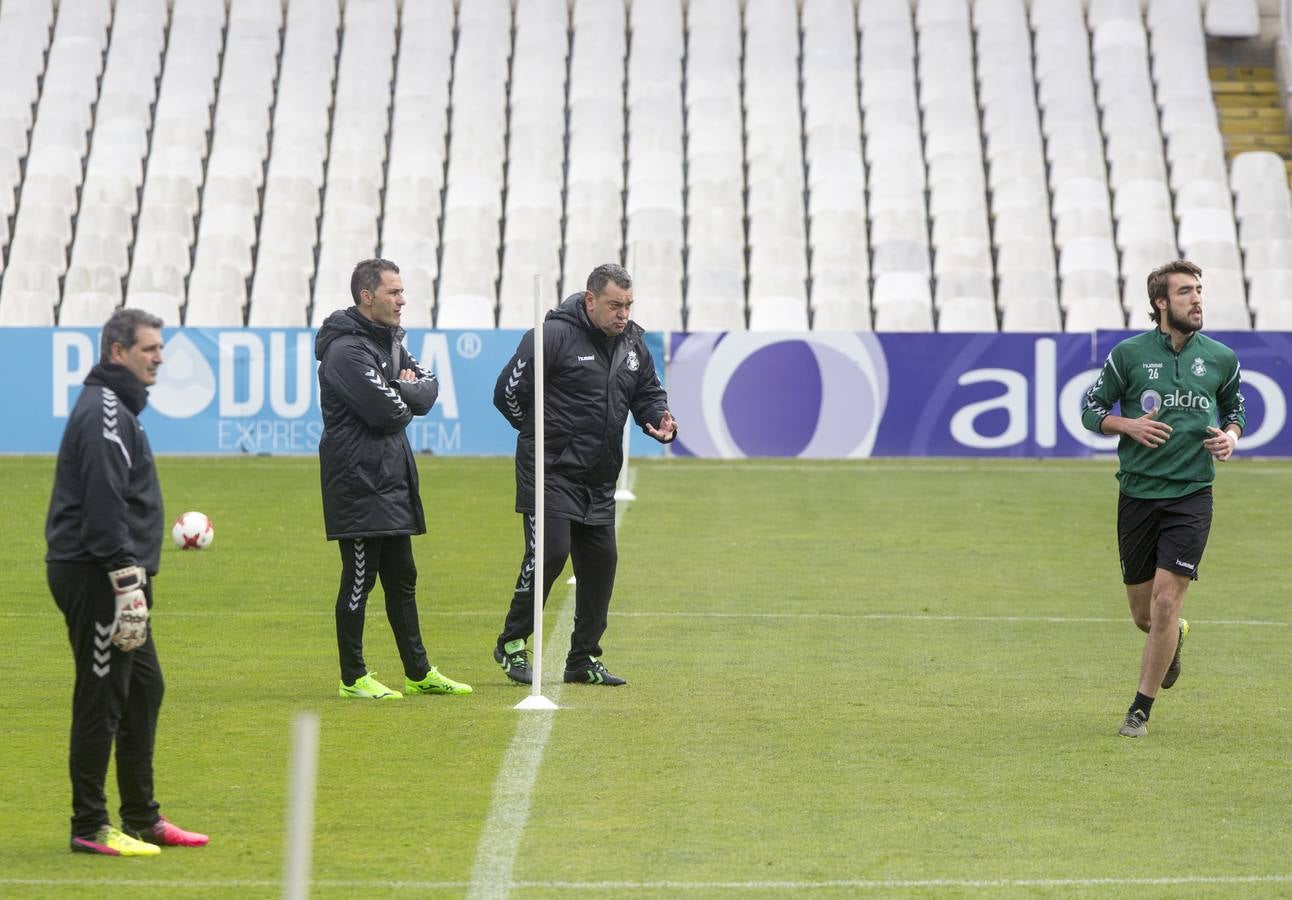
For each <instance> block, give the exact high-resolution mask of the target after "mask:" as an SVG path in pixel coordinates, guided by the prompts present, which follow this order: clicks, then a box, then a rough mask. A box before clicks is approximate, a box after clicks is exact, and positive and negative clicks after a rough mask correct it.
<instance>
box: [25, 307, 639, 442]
mask: <svg viewBox="0 0 1292 900" xmlns="http://www.w3.org/2000/svg"><path fill="white" fill-rule="evenodd" d="M162 334H163V337H164V338H165V340H166V348H165V350H164V352H163V357H164V362H163V364H162V367H161V369H160V371H159V373H158V378H157V384H156V385H155V386H154V387H153V388H152V389H151V390H150V391H149V402H148V407H147V409H145V410H144V412H143V414H142V416H141V417H140V418H141V421H142V422H143V423H144V427H145V428H146V429H147V430H148V438H149V441H150V442H151V444H152V448H153V451H154V452H156V453H212V454H215V453H230V454H234V453H250V454H266V453H268V454H310V453H316V452H317V451H318V442H319V436H320V435H321V434H322V431H323V421H322V418H321V416H320V413H319V406H318V378H317V376H316V374H315V372H316V369H317V362H316V361H315V359H314V331H313V330H312V329H306V328H300V329H260V328H231V329H195V328H167V329H164V330H163V332H162ZM521 334H522V332H521V331H514V330H503V331H427V330H417V331H410V332H409V333H408V336H407V337H406V338H405V340H404V346H405V347H407V348H408V351H409V352H410V353H412V354H413V356H415V357H417V359H418V361H419V362H420V363H421V364H422V365H423V366H425V367H427V368H429V369H431V370H432V371H434V372H435V373H436V374H437V375H438V376H439V379H440V397H439V400H438V401H437V402H436V404H435V408H434V409H432V410H431V412H430V414H429V415H426V416H422V417H419V418H417V419H414V420H413V422H412V423H411V424H410V425H409V426H408V432H407V433H408V438H409V441H410V442H411V443H412V445H413V449H414V450H415V451H417V452H429V453H436V454H444V455H509V454H511V453H513V452H514V451H515V447H516V432H515V431H514V430H513V429H512V427H511V426H510V425H509V424H508V423H507V421H506V420H505V419H504V418H503V417H502V414H501V413H499V412H498V411H497V410H496V409H494V406H493V387H494V382H495V381H496V380H497V378H498V373H499V372H501V371H502V368H503V366H504V365H505V364H506V362H507V360H508V359H510V358H511V354H512V353H513V352H515V349H516V345H517V344H518V343H519V342H520V337H521ZM98 341H99V335H98V330H97V329H77V328H0V375H2V376H3V379H4V384H5V385H6V391H5V395H6V396H5V400H4V413H5V421H6V422H7V423H9V427H8V428H6V429H4V430H3V431H0V453H54V452H56V451H57V450H58V443H59V441H60V440H61V439H62V435H63V426H64V423H65V421H66V419H67V414H68V412H69V411H70V410H71V408H72V404H73V403H75V402H76V397H77V395H78V393H79V392H80V389H81V382H82V380H83V379H84V378H85V376H86V374H87V373H88V372H89V370H90V367H91V366H92V365H94V363H95V362H96V361H97V360H98V356H99V352H98ZM647 345H648V346H649V347H650V350H651V353H652V354H654V355H655V357H656V359H657V360H662V359H663V356H664V352H663V351H664V342H663V338H662V337H661V336H660V335H658V334H654V335H647ZM659 370H660V373H661V376H662V375H663V371H664V367H663V365H662V364H661V365H659ZM632 431H633V437H632V445H631V452H632V453H633V454H634V455H640V456H650V455H655V456H658V455H660V454H661V453H662V452H663V449H662V447H661V445H660V444H659V443H658V442H656V441H655V440H653V439H651V438H649V437H647V436H646V435H644V434H641V433H640V431H638V430H637V429H635V428H634V429H632Z"/></svg>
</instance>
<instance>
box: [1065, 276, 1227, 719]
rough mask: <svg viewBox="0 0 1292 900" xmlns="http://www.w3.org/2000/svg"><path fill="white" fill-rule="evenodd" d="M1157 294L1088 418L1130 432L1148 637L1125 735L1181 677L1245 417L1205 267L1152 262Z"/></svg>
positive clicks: (1127, 509) (1124, 449) (1126, 544)
mask: <svg viewBox="0 0 1292 900" xmlns="http://www.w3.org/2000/svg"><path fill="white" fill-rule="evenodd" d="M1148 298H1149V303H1150V305H1151V306H1152V311H1151V313H1150V315H1151V316H1152V318H1153V321H1154V322H1156V323H1157V327H1156V328H1154V329H1153V330H1152V331H1148V332H1145V333H1144V334H1140V335H1136V336H1135V337H1132V338H1127V339H1126V340H1124V341H1122V342H1121V343H1119V344H1118V345H1117V346H1115V347H1113V350H1112V352H1111V353H1109V354H1108V360H1107V361H1106V362H1105V363H1104V368H1103V371H1102V372H1101V373H1100V375H1099V379H1098V380H1097V381H1096V382H1095V383H1094V385H1093V386H1092V387H1091V388H1090V390H1089V391H1087V392H1086V403H1085V409H1084V411H1083V413H1082V422H1083V423H1084V424H1085V426H1086V427H1087V428H1089V429H1090V430H1091V431H1095V432H1098V433H1100V434H1118V435H1121V440H1120V442H1119V443H1118V445H1117V455H1118V458H1119V460H1120V463H1121V465H1120V468H1119V469H1118V472H1117V480H1118V481H1119V482H1120V484H1121V492H1120V496H1119V498H1118V503H1117V545H1118V551H1119V553H1120V555H1121V565H1122V581H1123V582H1124V583H1125V584H1126V595H1127V597H1128V599H1129V600H1130V610H1131V618H1133V619H1134V620H1135V624H1136V625H1137V626H1138V627H1139V629H1140V630H1141V631H1144V632H1147V634H1148V637H1147V638H1146V639H1145V641H1144V652H1143V655H1142V657H1141V661H1140V677H1139V690H1138V691H1137V692H1136V694H1135V700H1134V701H1133V702H1132V703H1131V706H1130V709H1129V710H1128V711H1127V713H1126V720H1125V722H1124V724H1123V725H1122V727H1121V732H1120V733H1121V734H1123V735H1125V736H1126V737H1144V736H1145V735H1147V734H1148V718H1149V713H1150V712H1151V711H1152V709H1153V700H1154V698H1155V697H1156V696H1157V692H1158V688H1159V687H1162V688H1169V687H1171V686H1172V685H1173V684H1175V681H1176V679H1177V678H1178V677H1179V676H1180V648H1181V647H1182V646H1183V644H1184V638H1185V636H1186V635H1187V634H1188V633H1189V623H1188V622H1187V621H1185V620H1184V619H1182V618H1180V611H1181V609H1182V607H1183V605H1184V595H1185V592H1186V591H1187V590H1188V588H1189V582H1190V581H1191V580H1194V579H1196V578H1197V577H1198V565H1199V564H1200V563H1201V561H1202V553H1203V551H1204V550H1205V549H1206V546H1207V534H1208V532H1209V531H1210V530H1211V483H1212V481H1213V480H1215V475H1216V466H1215V461H1216V460H1220V461H1221V462H1223V461H1225V460H1227V459H1229V457H1230V456H1232V455H1233V452H1234V448H1235V447H1237V446H1238V438H1239V436H1240V435H1242V433H1243V427H1244V426H1245V424H1246V417H1245V415H1244V412H1243V395H1242V394H1241V393H1240V392H1239V387H1240V383H1241V378H1240V374H1239V366H1238V357H1237V356H1235V355H1234V351H1232V350H1230V349H1229V348H1228V347H1226V346H1225V345H1224V344H1222V343H1220V342H1219V341H1214V340H1212V339H1211V338H1209V337H1206V336H1205V335H1202V334H1199V331H1200V330H1201V329H1202V270H1201V269H1200V268H1198V266H1196V265H1194V264H1193V263H1191V262H1187V261H1185V260H1176V261H1175V262H1171V263H1167V264H1166V265H1164V266H1160V267H1158V268H1157V269H1154V270H1153V271H1152V272H1151V273H1149V276H1148ZM1117 404H1120V406H1121V415H1114V414H1113V412H1112V409H1113V406H1114V405H1117Z"/></svg>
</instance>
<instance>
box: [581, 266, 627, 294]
mask: <svg viewBox="0 0 1292 900" xmlns="http://www.w3.org/2000/svg"><path fill="white" fill-rule="evenodd" d="M611 281H613V282H614V283H615V284H617V285H619V287H621V288H623V289H624V290H625V291H626V290H628V289H629V288H630V287H632V286H633V279H632V276H631V275H629V274H628V270H627V269H625V268H624V267H623V266H617V265H615V264H614V263H603V264H601V265H599V266H597V267H596V268H595V269H593V270H592V274H590V275H589V276H588V290H589V291H591V292H592V294H593V296H597V297H599V296H601V292H602V291H604V290H605V289H606V284H607V283H609V282H611Z"/></svg>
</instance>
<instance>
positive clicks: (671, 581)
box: [0, 457, 1292, 898]
mask: <svg viewBox="0 0 1292 900" xmlns="http://www.w3.org/2000/svg"><path fill="white" fill-rule="evenodd" d="M420 465H421V473H422V490H423V499H424V501H425V505H426V510H427V515H428V520H429V525H430V533H429V534H428V535H427V536H426V537H422V538H418V539H416V540H415V542H414V551H415V554H416V557H417V562H418V567H419V572H420V585H419V602H420V605H421V613H422V623H423V631H424V636H425V638H426V642H427V646H428V650H429V651H430V655H431V659H432V662H434V663H436V664H438V665H439V666H440V667H441V669H443V670H444V671H445V672H447V673H448V674H450V675H452V676H453V677H455V678H458V679H460V680H465V681H468V682H470V683H472V684H473V685H474V686H475V693H474V694H473V695H472V696H470V697H432V698H408V699H406V700H405V701H404V702H402V703H395V704H376V703H367V704H365V703H360V702H356V701H343V700H340V699H338V698H337V697H336V681H337V677H338V675H337V664H336V649H335V641H334V632H333V622H332V606H333V603H334V599H335V595H336V589H337V578H338V574H339V559H338V557H337V552H336V547H335V545H334V544H328V543H326V542H325V541H324V539H323V535H322V515H321V511H320V502H319V490H318V466H317V462H316V461H315V460H314V459H264V458H245V459H240V458H220V459H213V458H166V459H162V460H161V461H160V463H159V468H160V472H161V477H162V485H163V490H164V492H165V495H166V508H167V514H168V516H169V517H171V518H173V517H174V516H176V515H178V514H179V513H181V512H183V511H185V510H188V509H199V510H202V511H203V512H206V513H207V514H208V515H210V516H211V518H212V519H213V521H214V523H215V528H216V538H215V543H214V545H213V547H212V548H211V549H210V550H209V551H205V552H202V553H181V552H179V551H178V550H175V549H174V548H173V547H171V546H170V544H169V541H168V542H167V547H166V550H165V552H164V554H163V563H162V572H161V575H160V576H159V577H158V578H157V579H156V591H157V605H156V608H155V611H154V631H155V635H156V639H157V643H158V648H159V653H160V656H161V660H162V665H163V668H164V671H165V675H166V680H167V688H166V701H165V704H164V706H163V710H162V717H161V723H160V728H159V731H158V735H157V752H156V767H157V783H158V798H159V800H160V801H161V803H162V807H163V811H164V812H165V813H166V814H168V815H169V816H170V817H171V818H173V819H174V820H175V821H176V822H178V823H180V824H181V825H184V826H186V827H189V828H196V829H198V830H203V831H207V832H209V833H210V834H211V835H212V843H211V845H210V846H209V847H207V848H205V849H201V850H183V849H174V850H166V851H164V852H163V854H162V856H161V857H160V858H158V859H154V860H127V859H106V858H100V857H88V856H82V855H75V856H74V855H72V854H70V853H69V852H68V851H67V845H66V837H67V818H68V815H69V813H70V810H69V790H68V784H67V770H66V752H67V750H66V748H67V728H68V721H69V711H70V702H71V679H72V660H71V653H70V651H69V649H68V647H67V640H66V634H65V632H64V629H63V623H62V619H61V617H60V616H59V614H58V612H57V610H56V608H55V606H54V604H53V601H52V600H51V598H50V597H49V593H48V590H47V588H46V586H45V580H44V567H43V564H42V562H41V560H42V556H43V552H44V541H43V525H44V515H45V508H46V504H47V502H48V497H49V489H50V483H51V478H52V472H53V461H52V459H47V458H38V459H36V458H13V457H11V458H0V483H3V484H4V486H5V491H4V493H5V499H4V503H3V504H2V505H0V535H3V537H4V539H3V541H0V572H4V573H5V579H4V580H5V584H6V591H5V603H4V605H3V607H0V623H2V626H3V633H4V635H5V637H6V641H5V643H6V645H7V647H8V652H7V653H5V655H4V664H3V666H4V685H5V690H4V691H3V692H0V721H3V723H4V724H3V733H4V739H3V749H2V750H0V767H2V768H3V771H4V772H5V776H4V779H3V783H4V785H5V790H4V791H3V803H0V896H4V897H10V896H13V897H59V898H61V897H77V898H81V897H84V898H90V897H102V896H105V895H107V894H109V893H113V894H116V895H122V893H123V892H124V891H128V892H129V895H130V896H137V897H145V898H146V897H198V898H206V897H237V898H242V897H275V896H279V894H280V891H281V888H280V886H279V879H280V878H281V874H282V867H283V849H282V848H283V843H284V842H283V832H284V816H285V805H286V784H287V774H288V772H287V770H288V754H289V748H290V740H291V724H292V720H293V717H294V715H295V714H296V713H298V712H300V711H303V710H315V711H317V712H318V713H319V714H320V715H321V722H322V732H321V734H322V738H321V752H320V758H319V771H318V795H317V800H316V815H315V840H314V848H313V877H314V879H315V883H314V886H313V895H314V896H317V897H338V898H340V897H363V898H368V897H413V896H418V897H464V896H468V894H469V893H471V894H472V895H473V896H485V895H488V893H489V891H488V888H490V886H489V885H480V884H478V883H477V884H476V885H475V886H474V888H475V889H477V890H475V891H473V887H472V885H471V877H472V871H473V865H474V864H475V861H476V855H477V847H478V846H480V845H481V843H482V837H484V836H485V835H483V834H482V831H483V829H484V827H485V822H486V819H487V817H488V814H489V810H490V805H491V802H492V800H493V794H494V785H495V782H496V780H497V779H498V776H499V770H500V767H501V764H502V760H503V757H504V754H505V753H506V752H507V750H508V747H509V746H510V745H511V743H512V739H513V736H514V735H515V734H516V732H517V727H518V723H520V722H521V718H522V717H524V716H535V715H545V714H542V713H527V712H517V711H516V710H514V709H513V706H514V704H515V703H517V702H518V701H519V700H520V699H521V698H522V697H523V696H524V695H525V691H524V689H522V688H519V687H517V686H514V685H512V684H510V683H508V682H507V681H506V680H505V678H504V677H503V675H502V673H501V671H500V670H499V669H498V668H497V666H495V665H494V663H493V661H492V658H491V655H490V653H491V646H492V642H493V640H494V637H495V635H496V634H497V631H498V628H499V626H500V624H501V617H502V614H503V612H504V609H505V605H506V602H507V599H508V597H509V593H510V588H511V585H512V583H513V580H514V578H515V572H516V566H517V564H518V562H519V553H520V550H521V529H520V519H519V517H518V516H517V515H516V514H515V513H514V512H512V511H511V506H512V477H511V470H512V463H511V460H509V459H463V458H422V459H421V460H420ZM1113 471H1114V465H1113V464H1112V463H1110V462H1106V461H1105V462H1086V461H1070V462H1057V461H1053V462H1046V461H1028V460H1017V461H1003V460H1002V461H990V462H988V461H983V462H973V461H963V460H928V461H898V460H893V461H883V460H878V461H859V462H794V461H745V462H739V463H735V462H733V463H721V462H700V461H691V460H681V459H674V460H662V461H644V462H642V463H640V464H639V465H637V466H636V467H635V476H636V481H635V490H636V493H637V496H638V498H639V499H637V500H636V501H635V502H633V503H631V504H629V508H628V510H627V513H626V515H625V516H624V519H623V522H622V526H621V531H620V562H619V577H618V584H617V587H616V591H615V600H614V603H613V605H612V608H611V618H610V629H609V632H608V633H607V636H606V640H605V642H604V643H605V648H606V655H605V659H606V662H607V664H608V665H609V666H610V668H611V670H612V671H614V672H616V673H619V674H622V675H624V676H626V677H627V678H628V679H629V682H630V683H629V685H628V686H627V687H625V688H618V689H614V690H611V689H605V688H596V687H586V686H569V687H565V688H563V689H562V694H561V705H562V709H561V710H560V711H558V712H557V713H555V714H554V719H553V722H554V724H553V726H552V729H551V732H550V736H549V737H548V738H547V740H546V744H545V747H544V748H543V755H542V759H541V763H540V765H539V767H538V770H537V771H538V774H537V778H536V780H535V781H534V783H533V785H532V789H531V790H530V791H529V792H528V798H520V797H517V798H514V803H509V804H508V807H509V808H510V807H511V806H513V805H514V807H515V808H516V809H518V810H520V815H521V816H523V817H524V818H523V829H522V830H521V832H520V839H519V842H518V844H517V846H516V850H515V856H514V861H513V865H512V868H511V875H512V883H511V885H510V887H511V895H512V896H516V897H538V898H557V897H570V896H575V897H620V896H636V897H652V898H654V897H660V898H662V897H673V896H686V897H732V896H746V895H749V896H759V897H775V896H786V895H791V894H794V895H798V894H806V895H810V896H823V897H845V896H873V897H969V896H973V897H985V896H1025V897H1039V896H1046V897H1050V896H1055V897H1057V896H1063V897H1069V896H1081V897H1107V896H1134V897H1136V898H1141V897H1198V896H1207V897H1235V896H1237V897H1286V896H1289V895H1292V862H1290V860H1292V801H1290V800H1289V798H1292V754H1290V753H1289V747H1292V708H1290V707H1292V688H1290V687H1289V685H1290V683H1292V682H1289V679H1288V675H1287V668H1288V666H1287V663H1288V658H1289V657H1288V644H1289V640H1290V639H1292V608H1289V605H1290V604H1289V601H1290V600H1292V593H1290V591H1289V588H1288V577H1287V562H1288V559H1289V557H1290V555H1292V552H1290V548H1292V518H1290V517H1289V515H1288V512H1287V511H1288V509H1289V508H1292V463H1289V462H1255V461H1236V462H1234V463H1230V464H1227V465H1225V466H1222V467H1221V470H1220V477H1219V478H1218V481H1217V485H1216V513H1215V522H1214V526H1213V529H1212V534H1211V541H1210V546H1209V548H1208V552H1207V556H1206V558H1205V560H1204V564H1203V567H1202V578H1201V580H1200V581H1199V582H1198V583H1197V584H1196V585H1194V586H1193V588H1192V589H1191V590H1190V593H1189V597H1188V599H1187V601H1186V604H1185V615H1186V616H1187V617H1188V618H1189V619H1190V621H1191V622H1192V624H1193V631H1192V634H1191V635H1190V638H1189V642H1188V645H1187V646H1186V650H1185V658H1184V674H1183V675H1182V677H1181V679H1180V682H1179V684H1178V685H1177V686H1176V687H1175V688H1174V689H1173V690H1171V691H1169V692H1163V694H1162V695H1161V699H1160V700H1159V702H1158V704H1157V706H1156V708H1155V709H1154V713H1153V718H1152V721H1151V723H1150V735H1149V737H1148V738H1147V739H1146V740H1139V741H1130V740H1126V739H1122V738H1119V737H1117V735H1116V730H1117V727H1118V725H1119V724H1120V719H1121V716H1122V714H1123V713H1124V711H1125V708H1126V705H1127V703H1128V702H1129V701H1130V699H1131V696H1132V694H1133V693H1134V688H1135V682H1136V678H1137V671H1138V662H1139V653H1140V648H1141V646H1142V637H1141V635H1140V633H1139V632H1138V631H1137V630H1136V629H1135V628H1134V627H1133V625H1132V624H1131V623H1130V621H1129V617H1128V616H1127V614H1126V601H1125V595H1124V591H1123V588H1122V586H1121V584H1120V579H1119V577H1118V571H1117V558H1116V550H1115V543H1114V533H1113V530H1114V514H1115V504H1116V483H1115V481H1114V479H1113V477H1112V476H1113ZM567 592H568V589H567V588H565V587H564V584H563V581H562V582H558V586H557V588H555V589H554V591H553V597H552V600H551V601H550V602H549V605H548V616H547V621H548V622H549V623H551V622H552V621H553V620H555V619H556V618H557V615H558V614H559V611H560V609H561V608H562V607H563V606H564V605H565V604H566V602H567V596H566V595H567ZM548 640H549V642H554V641H556V638H555V637H553V636H551V635H549V638H548ZM549 646H550V644H549ZM366 655H367V659H368V664H369V666H370V667H372V668H373V669H376V670H377V671H378V672H379V673H380V676H381V677H389V679H390V680H389V681H388V683H391V684H399V683H400V682H401V679H400V677H399V676H400V670H399V663H398V657H397V655H396V653H395V649H394V642H393V640H392V638H391V636H390V633H389V628H388V626H387V624H386V621H385V615H384V609H383V607H382V601H381V596H380V591H379V590H378V591H376V592H374V595H373V597H372V599H371V601H370V604H369V618H368V627H367V639H366ZM547 675H548V678H547V681H548V682H549V683H553V682H554V681H556V680H558V679H559V661H558V662H556V664H555V665H550V666H549V667H548V670H547ZM553 675H555V676H557V677H556V678H555V679H554V678H553V677H552V676H553ZM108 793H109V802H110V808H111V809H112V812H113V815H114V819H115V804H116V790H115V783H114V782H113V780H112V777H111V776H110V777H109V792H108ZM526 799H527V800H528V806H527V807H526V805H525V802H524V801H525V800H526ZM526 809H527V812H526ZM505 811H506V810H504V812H505ZM502 887H503V888H504V889H505V888H506V887H507V886H502ZM480 888H485V889H486V890H483V891H481V890H478V889H480ZM492 888H495V889H497V888H499V886H498V885H493V886H492ZM503 892H504V891H499V890H495V891H494V895H495V896H497V895H501V894H502V893H503Z"/></svg>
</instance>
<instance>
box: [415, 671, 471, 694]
mask: <svg viewBox="0 0 1292 900" xmlns="http://www.w3.org/2000/svg"><path fill="white" fill-rule="evenodd" d="M404 693H406V694H469V693H471V685H469V684H463V683H462V682H460V681H454V680H453V679H452V678H450V677H449V676H447V675H441V674H440V670H439V669H437V668H435V666H431V671H429V672H427V673H426V675H425V677H423V678H422V680H421V681H413V680H412V679H411V678H405V679H404Z"/></svg>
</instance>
